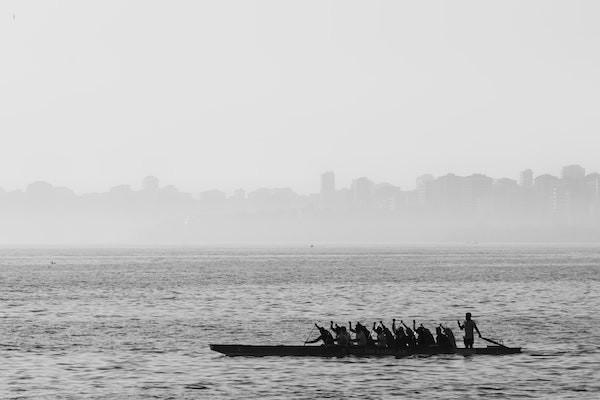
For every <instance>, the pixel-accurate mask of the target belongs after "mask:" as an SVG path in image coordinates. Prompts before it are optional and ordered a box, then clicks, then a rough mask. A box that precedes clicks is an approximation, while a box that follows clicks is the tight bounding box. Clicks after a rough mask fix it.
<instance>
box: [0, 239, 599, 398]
mask: <svg viewBox="0 0 600 400" xmlns="http://www.w3.org/2000/svg"><path fill="white" fill-rule="evenodd" d="M51 261H54V262H55V263H54V264H50V263H51ZM466 311H471V312H472V313H473V315H474V318H475V319H476V321H477V322H478V325H479V327H480V329H481V331H482V333H483V334H484V336H488V337H493V338H501V339H503V340H504V343H505V344H507V345H514V346H522V347H523V348H524V353H523V354H520V355H512V356H502V357H492V356H472V357H461V356H434V357H428V358H416V357H415V358H404V359H395V358H343V359H336V358H333V359H318V358H316V359H310V358H277V357H267V358H239V357H237V358H229V357H225V356H221V355H219V354H217V353H214V352H211V351H210V350H209V348H208V344H209V343H248V344H262V343H265V344H300V343H302V342H303V341H304V340H305V339H306V337H307V335H309V333H310V328H311V326H312V323H313V322H314V321H321V322H323V323H327V322H328V321H329V320H330V319H333V320H335V321H337V322H340V323H345V322H346V321H348V320H352V321H356V320H360V321H362V322H368V323H370V322H372V321H374V320H377V321H378V320H380V319H384V320H386V321H388V323H391V318H392V317H396V318H402V319H404V320H412V319H417V320H418V321H419V322H423V323H425V324H426V325H430V327H431V326H432V325H433V324H437V323H439V322H444V323H448V324H449V325H451V326H453V327H455V324H456V322H455V321H456V319H458V318H461V317H462V316H463V315H464V313H465V312H466ZM599 313H600V247H574V246H548V247H544V246H535V247H525V246H519V247H501V246H496V247H480V246H472V247H433V246H428V247H398V248H312V249H309V248H306V249H298V248H296V249H284V248H277V249H267V248H262V249H118V250H106V249H102V250H98V249H90V250H82V249H76V250H75V249H19V250H14V249H1V250H0V360H1V361H2V362H1V363H0V398H22V399H36V398H66V399H68V398H72V399H81V398H106V399H115V398H140V399H147V398H160V399H164V398H177V399H181V398H189V399H194V398H307V399H309V398H327V397H328V398H348V399H352V398H361V399H366V398H386V397H393V396H405V397H406V398H421V399H448V398H460V399H465V398H483V397H485V398H577V399H581V398H590V399H592V398H600V315H599ZM455 332H456V335H457V337H460V334H459V333H458V332H457V331H456V330H455ZM312 334H313V335H314V332H312ZM476 344H478V345H485V343H482V342H479V343H477V342H476Z"/></svg>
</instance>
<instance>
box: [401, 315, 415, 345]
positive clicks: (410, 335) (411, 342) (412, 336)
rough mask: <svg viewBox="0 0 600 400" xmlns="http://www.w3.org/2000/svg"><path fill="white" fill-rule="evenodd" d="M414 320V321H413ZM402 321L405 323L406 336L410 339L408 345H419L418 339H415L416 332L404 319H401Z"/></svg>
mask: <svg viewBox="0 0 600 400" xmlns="http://www.w3.org/2000/svg"><path fill="white" fill-rule="evenodd" d="M413 322H414V321H413ZM400 323H401V324H402V325H404V329H405V330H406V338H407V340H408V347H409V348H411V349H414V348H415V347H416V345H417V340H416V339H415V332H414V331H413V330H412V329H410V328H409V327H408V326H407V325H406V324H405V323H404V321H402V320H400Z"/></svg>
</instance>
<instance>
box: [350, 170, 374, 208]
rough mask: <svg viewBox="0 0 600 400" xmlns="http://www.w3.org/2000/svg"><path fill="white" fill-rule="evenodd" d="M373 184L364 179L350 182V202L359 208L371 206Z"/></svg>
mask: <svg viewBox="0 0 600 400" xmlns="http://www.w3.org/2000/svg"><path fill="white" fill-rule="evenodd" d="M373 186H374V183H373V182H372V181H371V180H370V179H369V178H366V177H364V176H363V177H361V178H358V179H355V180H353V181H352V188H351V190H352V200H353V202H354V203H355V204H357V205H359V206H367V205H370V204H371V201H372V199H373Z"/></svg>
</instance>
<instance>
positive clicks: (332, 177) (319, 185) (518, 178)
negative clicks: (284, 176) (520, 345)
mask: <svg viewBox="0 0 600 400" xmlns="http://www.w3.org/2000/svg"><path fill="white" fill-rule="evenodd" d="M569 166H578V167H581V165H580V164H577V163H573V164H568V165H565V166H561V167H558V168H557V170H558V173H557V172H550V171H544V172H538V173H536V170H535V169H532V168H524V169H522V170H520V171H519V172H518V173H517V174H516V175H515V176H501V177H492V176H489V175H487V174H485V173H482V172H475V171H473V172H471V173H467V174H457V173H455V172H452V171H448V172H446V173H442V174H439V175H435V174H431V173H428V172H425V173H421V174H418V175H416V176H415V177H414V178H413V184H412V185H407V186H404V185H400V184H394V183H393V181H388V180H383V181H376V180H375V179H371V178H370V177H369V176H366V175H358V176H356V177H353V178H349V179H345V180H344V181H346V182H347V183H344V184H341V185H340V184H339V183H338V182H339V177H338V175H337V173H336V171H335V170H331V169H330V170H326V171H323V172H322V173H321V174H320V178H321V179H320V180H317V179H314V183H313V185H312V186H314V190H313V191H309V192H302V191H299V190H296V189H294V188H293V187H292V186H291V185H286V184H283V185H265V186H258V187H251V188H248V187H237V188H233V189H231V190H223V189H222V188H219V187H207V188H205V189H203V190H197V191H189V190H182V192H183V193H188V194H191V195H199V194H202V193H204V192H214V191H219V192H223V193H224V194H225V195H226V196H227V197H235V196H236V193H238V196H239V191H240V190H242V191H244V192H246V193H248V192H252V191H255V190H260V189H276V188H285V189H291V190H292V191H294V193H296V194H298V195H301V196H310V195H311V194H317V193H321V192H322V191H323V177H324V176H325V175H327V179H328V180H329V181H330V183H329V184H328V187H332V188H334V190H339V189H342V188H351V187H352V185H353V184H354V182H355V181H356V180H357V179H368V180H370V181H372V182H376V183H378V184H386V185H392V186H394V187H397V188H399V189H401V190H403V191H413V190H418V188H419V184H420V183H419V181H420V180H421V179H422V178H424V177H428V176H430V177H433V178H440V177H443V176H447V175H454V176H457V177H468V176H472V175H482V176H487V177H490V178H491V179H493V180H494V181H501V180H504V179H509V180H513V181H515V182H517V183H518V184H519V185H520V186H531V185H532V184H533V181H534V180H535V178H539V177H542V176H556V177H561V174H562V173H563V170H564V168H565V167H569ZM581 168H583V167H581ZM584 170H585V171H586V173H587V174H588V175H589V174H594V173H598V172H597V171H596V170H594V169H591V170H587V169H586V168H584ZM598 171H600V169H599V170H598ZM523 174H526V175H527V176H526V177H524V176H523ZM146 178H153V179H156V180H157V181H159V180H160V177H159V176H155V175H152V174H148V175H146V176H145V178H144V179H146ZM144 179H142V180H140V183H139V184H137V185H136V184H131V183H126V182H121V183H118V184H116V185H114V186H110V187H108V188H106V190H104V191H102V190H94V191H88V192H79V191H76V190H74V189H73V188H70V187H68V186H63V185H57V184H55V183H54V182H52V181H50V180H46V179H38V180H35V181H32V182H29V183H28V184H26V185H25V186H22V187H13V188H7V187H5V186H3V184H2V182H0V193H3V192H5V193H6V192H19V191H25V190H27V187H28V186H30V185H32V184H35V183H44V184H49V185H51V186H52V187H55V188H60V189H67V190H69V191H72V192H73V193H74V194H75V195H78V196H81V195H86V194H93V193H105V192H110V191H111V190H112V189H115V188H122V187H129V188H130V189H131V190H135V189H136V188H142V187H143V186H144V184H143V180H144ZM524 179H525V180H527V181H529V185H524V184H523V183H524ZM164 187H168V188H175V189H177V190H180V189H179V188H178V187H176V186H175V185H174V184H173V183H170V182H169V183H167V184H166V185H165V186H164Z"/></svg>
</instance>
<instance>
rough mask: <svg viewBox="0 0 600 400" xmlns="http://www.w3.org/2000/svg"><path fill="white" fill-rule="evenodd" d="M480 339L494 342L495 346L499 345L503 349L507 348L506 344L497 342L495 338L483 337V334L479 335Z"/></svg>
mask: <svg viewBox="0 0 600 400" xmlns="http://www.w3.org/2000/svg"><path fill="white" fill-rule="evenodd" d="M479 337H480V338H481V339H483V340H485V341H486V342H490V343H493V344H495V345H496V346H500V347H504V348H505V349H508V346H505V345H503V344H502V343H498V342H496V341H495V340H492V339H488V338H484V337H483V336H479Z"/></svg>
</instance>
